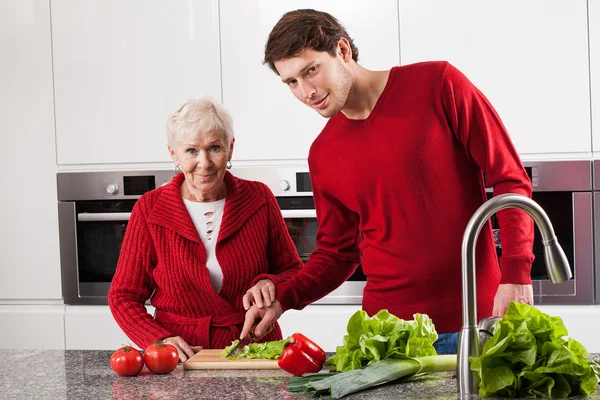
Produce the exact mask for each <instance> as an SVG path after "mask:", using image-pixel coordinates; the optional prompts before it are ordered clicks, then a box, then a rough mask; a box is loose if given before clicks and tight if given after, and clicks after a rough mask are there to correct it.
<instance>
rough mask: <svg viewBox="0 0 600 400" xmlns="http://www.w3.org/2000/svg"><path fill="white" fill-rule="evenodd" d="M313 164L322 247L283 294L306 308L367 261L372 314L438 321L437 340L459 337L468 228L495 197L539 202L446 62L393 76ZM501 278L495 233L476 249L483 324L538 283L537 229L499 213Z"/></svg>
mask: <svg viewBox="0 0 600 400" xmlns="http://www.w3.org/2000/svg"><path fill="white" fill-rule="evenodd" d="M308 161H309V168H310V173H311V179H312V187H313V193H314V198H315V206H316V211H317V219H318V221H319V230H318V233H317V247H318V249H317V250H316V251H315V252H314V253H313V254H312V255H311V257H310V260H309V261H308V263H307V264H306V266H305V267H304V268H303V269H302V270H301V272H300V274H299V275H298V276H296V277H295V278H293V279H290V280H289V281H287V282H285V283H282V284H281V285H279V286H278V287H277V297H278V299H279V300H280V302H281V303H282V306H283V308H284V309H289V308H302V307H304V306H305V305H306V304H308V303H310V302H312V301H314V300H315V299H318V298H320V297H322V296H324V295H326V294H327V293H329V292H330V291H331V290H333V289H335V288H336V287H337V286H339V285H340V284H341V283H342V282H344V280H345V279H347V278H348V277H349V276H350V275H351V274H352V272H353V271H354V270H355V268H356V266H357V265H358V263H359V262H361V263H362V268H363V270H364V273H365V275H366V276H367V285H366V287H365V290H364V296H363V308H364V310H365V311H367V313H368V314H370V315H372V314H375V313H377V312H378V311H379V310H380V309H384V308H386V309H388V310H389V311H390V312H391V313H393V314H395V315H397V316H398V317H400V318H404V319H412V317H413V314H414V313H416V312H419V313H425V314H428V315H429V316H430V317H431V318H432V319H433V322H434V323H435V325H436V328H437V330H438V331H439V332H456V331H459V330H460V327H461V323H462V321H461V320H462V315H461V243H462V238H463V234H464V230H465V227H466V225H467V222H468V221H469V219H470V218H471V216H472V215H473V213H474V212H475V211H476V210H477V208H478V207H479V206H480V205H481V204H482V203H483V202H484V201H485V200H486V193H485V184H484V174H485V180H486V183H487V185H489V186H490V187H493V188H494V194H495V195H499V194H502V193H509V192H511V193H519V194H523V195H525V196H529V197H530V196H531V183H530V181H529V178H528V177H527V174H526V172H525V170H524V168H523V166H522V164H521V162H520V160H519V156H518V154H517V152H516V150H515V148H514V146H513V144H512V143H511V141H510V138H509V136H508V133H507V132H506V129H505V127H504V126H503V125H502V122H501V121H500V118H499V117H498V115H497V114H496V112H495V111H494V109H493V108H492V106H491V105H490V103H489V102H488V100H487V99H486V98H485V97H484V95H483V94H482V93H481V92H480V91H479V90H477V88H476V87H475V86H473V84H472V83H471V82H469V80H468V79H467V78H466V77H465V76H464V75H463V74H462V73H461V72H459V71H458V70H457V69H456V68H454V67H453V66H451V65H450V64H448V63H446V62H428V63H420V64H413V65H407V66H402V67H396V68H393V69H392V70H391V72H390V75H389V79H388V82H387V84H386V86H385V89H384V91H383V92H382V94H381V96H380V97H379V99H378V101H377V103H376V105H375V107H374V109H373V111H372V112H371V114H370V115H369V117H368V118H367V119H364V120H350V119H348V118H346V117H345V116H344V115H343V114H342V113H338V114H337V115H335V116H334V117H332V118H331V119H330V120H329V121H328V123H327V125H326V126H325V128H324V129H323V131H322V132H321V134H320V135H319V136H318V138H317V139H316V140H315V142H314V143H313V145H312V147H311V150H310V155H309V159H308ZM498 219H499V224H500V229H501V234H502V251H503V257H502V259H501V260H500V266H501V269H502V273H501V270H500V269H499V268H498V260H497V256H496V251H495V247H494V243H493V237H492V231H491V225H490V224H489V223H488V224H487V225H485V226H484V228H483V229H482V232H481V234H480V237H479V241H478V244H477V250H476V265H477V272H476V274H477V303H478V314H479V317H480V318H482V317H486V316H490V315H491V313H492V306H493V299H494V295H495V293H496V290H497V288H498V284H499V283H520V284H526V283H531V278H530V269H531V262H532V261H533V253H532V246H533V221H532V220H531V218H530V217H529V216H528V215H527V214H525V213H524V212H522V211H518V210H514V209H512V210H504V211H501V212H500V213H499V214H498Z"/></svg>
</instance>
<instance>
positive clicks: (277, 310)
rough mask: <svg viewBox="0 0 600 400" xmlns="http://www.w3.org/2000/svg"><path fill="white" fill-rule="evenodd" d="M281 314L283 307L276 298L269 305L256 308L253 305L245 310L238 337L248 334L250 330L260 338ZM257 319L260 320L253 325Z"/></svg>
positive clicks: (241, 337) (270, 328) (270, 329)
mask: <svg viewBox="0 0 600 400" xmlns="http://www.w3.org/2000/svg"><path fill="white" fill-rule="evenodd" d="M281 314H283V309H282V308H281V303H279V301H277V300H275V301H274V302H273V303H271V305H270V306H269V307H263V308H258V307H257V306H256V305H253V306H252V307H250V309H249V310H248V311H246V321H245V322H244V327H243V328H242V334H241V335H240V339H243V338H245V337H246V336H248V333H249V332H251V331H252V333H253V335H254V336H255V337H256V339H260V338H262V337H263V336H265V335H266V334H267V333H269V332H271V331H272V330H273V327H274V326H275V322H276V321H277V320H278V319H279V317H281ZM258 321H260V322H259V323H258V325H256V327H254V325H255V324H256V323H257V322H258ZM253 328H254V329H253Z"/></svg>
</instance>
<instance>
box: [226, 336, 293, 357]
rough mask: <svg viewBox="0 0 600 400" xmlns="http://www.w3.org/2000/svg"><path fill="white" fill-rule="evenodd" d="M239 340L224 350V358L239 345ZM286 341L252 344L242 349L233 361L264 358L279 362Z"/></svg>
mask: <svg viewBox="0 0 600 400" xmlns="http://www.w3.org/2000/svg"><path fill="white" fill-rule="evenodd" d="M238 343H239V340H234V341H233V342H232V343H231V344H230V345H229V346H227V347H225V349H224V350H223V353H222V354H223V357H226V356H227V355H228V354H229V353H230V352H231V350H233V348H234V347H235V346H237V344H238ZM284 344H285V340H275V341H272V342H265V343H250V344H249V345H247V346H244V347H242V348H241V350H240V351H239V352H238V353H237V354H236V355H235V356H233V357H231V359H232V360H237V359H239V358H262V359H267V360H277V359H278V358H279V357H281V353H282V352H283V345H284Z"/></svg>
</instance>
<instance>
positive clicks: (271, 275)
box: [252, 274, 282, 286]
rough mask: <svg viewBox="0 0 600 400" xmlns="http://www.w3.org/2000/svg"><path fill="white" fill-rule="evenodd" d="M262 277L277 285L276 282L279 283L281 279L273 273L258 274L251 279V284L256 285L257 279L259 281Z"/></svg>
mask: <svg viewBox="0 0 600 400" xmlns="http://www.w3.org/2000/svg"><path fill="white" fill-rule="evenodd" d="M263 279H269V280H271V282H273V283H274V284H275V285H277V284H279V283H281V282H282V280H281V279H280V278H278V277H277V275H273V274H260V275H258V276H257V277H256V278H254V279H253V280H252V286H254V285H256V284H257V283H258V281H261V280H263Z"/></svg>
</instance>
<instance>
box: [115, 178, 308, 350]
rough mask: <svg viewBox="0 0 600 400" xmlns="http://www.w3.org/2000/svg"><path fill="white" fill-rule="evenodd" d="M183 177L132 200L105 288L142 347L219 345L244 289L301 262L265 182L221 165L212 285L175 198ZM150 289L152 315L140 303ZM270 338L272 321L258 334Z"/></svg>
mask: <svg viewBox="0 0 600 400" xmlns="http://www.w3.org/2000/svg"><path fill="white" fill-rule="evenodd" d="M183 180H184V176H183V174H179V175H177V176H175V177H174V178H173V180H172V181H171V183H169V184H168V185H166V186H164V187H161V188H158V189H155V190H153V191H151V192H148V193H146V194H144V195H143V196H142V197H141V198H140V199H139V200H138V201H137V203H136V205H135V207H134V209H133V212H132V213H131V219H130V221H129V224H128V226H127V231H126V233H125V239H124V240H123V245H122V248H121V253H120V257H119V262H118V265H117V271H116V273H115V276H114V278H113V281H112V284H111V287H110V291H109V294H108V302H109V305H110V309H111V311H112V313H113V316H114V318H115V320H116V321H117V323H118V324H119V326H120V327H121V329H123V331H124V332H125V333H126V334H127V336H128V337H129V338H130V339H131V340H133V342H135V343H136V344H137V345H138V346H140V347H141V348H142V349H144V348H146V347H147V346H148V345H149V344H151V343H152V342H154V341H156V340H158V339H164V338H166V337H170V336H181V337H182V338H183V339H184V340H185V341H186V342H187V343H188V344H190V345H201V346H203V347H205V348H224V347H225V346H227V345H229V344H231V342H232V340H234V339H237V338H239V334H240V330H241V327H242V325H243V322H244V315H245V312H244V308H243V305H242V297H243V295H244V294H245V293H246V290H248V289H249V288H250V287H252V286H253V285H254V284H256V282H258V281H259V280H261V279H265V278H268V279H271V280H273V282H275V283H276V284H277V283H281V282H283V281H285V280H286V279H288V278H289V277H290V276H291V275H293V274H295V273H296V272H297V271H298V269H299V268H301V267H302V261H301V260H300V257H299V256H298V253H297V250H296V248H295V246H294V243H293V242H292V240H291V238H290V236H289V234H288V231H287V228H286V225H285V222H284V220H283V218H282V216H281V211H280V210H279V207H278V205H277V201H276V199H275V197H274V196H273V194H272V193H271V191H270V190H269V188H268V187H267V186H265V185H264V184H262V183H259V182H253V181H246V180H243V179H239V178H236V177H234V176H233V175H231V174H230V173H229V172H227V173H226V176H225V182H226V185H227V196H226V198H225V207H224V210H223V219H222V222H221V230H220V232H219V237H218V239H217V243H216V254H217V258H218V260H219V264H220V265H221V269H222V270H223V285H222V288H221V291H220V293H217V292H215V290H214V289H213V287H212V285H211V283H210V277H209V271H208V269H207V268H206V250H205V248H204V246H203V245H202V241H201V240H200V236H199V235H198V232H197V231H196V228H195V227H194V223H193V222H192V219H191V217H190V215H189V214H188V212H187V210H186V208H185V205H184V203H183V200H182V198H181V194H180V186H181V184H182V182H183ZM153 292H154V293H153ZM150 296H152V299H151V304H152V305H153V306H154V307H155V308H156V310H157V314H156V318H157V319H156V320H155V319H154V318H152V317H151V316H150V315H149V314H148V313H147V312H146V308H145V307H144V303H145V302H146V300H148V298H150ZM278 339H281V330H280V329H279V327H278V326H277V327H276V329H275V330H274V331H273V332H272V333H270V334H269V335H267V336H265V337H264V338H263V341H269V340H278Z"/></svg>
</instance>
